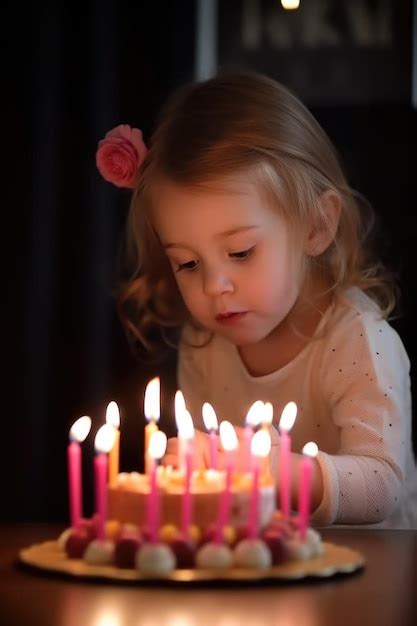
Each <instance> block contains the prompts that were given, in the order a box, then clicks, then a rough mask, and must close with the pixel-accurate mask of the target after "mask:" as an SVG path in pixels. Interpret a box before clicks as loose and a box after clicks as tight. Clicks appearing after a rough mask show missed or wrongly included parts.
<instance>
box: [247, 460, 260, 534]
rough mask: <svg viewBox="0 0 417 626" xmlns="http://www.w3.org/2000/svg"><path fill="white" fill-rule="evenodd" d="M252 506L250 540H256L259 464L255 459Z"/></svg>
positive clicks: (250, 510) (250, 511)
mask: <svg viewBox="0 0 417 626" xmlns="http://www.w3.org/2000/svg"><path fill="white" fill-rule="evenodd" d="M253 466H254V467H253V478H252V493H251V504H250V509H249V522H248V524H249V539H256V537H257V536H258V530H259V462H258V460H257V459H256V460H255V459H254V462H253Z"/></svg>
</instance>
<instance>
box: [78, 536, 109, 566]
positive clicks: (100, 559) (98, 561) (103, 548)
mask: <svg viewBox="0 0 417 626" xmlns="http://www.w3.org/2000/svg"><path fill="white" fill-rule="evenodd" d="M113 558H114V541H108V540H102V539H94V540H93V541H90V543H89V544H88V546H87V549H86V551H85V552H84V560H85V561H86V562H87V563H89V564H90V565H110V563H112V562H113Z"/></svg>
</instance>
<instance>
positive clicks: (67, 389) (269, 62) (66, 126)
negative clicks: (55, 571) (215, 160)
mask: <svg viewBox="0 0 417 626" xmlns="http://www.w3.org/2000/svg"><path fill="white" fill-rule="evenodd" d="M220 1H221V2H222V0H220ZM276 4H278V3H276ZM327 4H328V6H329V13H328V14H327V18H329V19H331V20H333V21H332V23H333V25H334V24H338V25H339V33H340V32H341V33H344V35H343V37H342V40H343V45H338V46H333V48H332V47H329V44H328V43H327V44H326V45H324V44H323V45H320V44H319V45H317V46H316V48H315V49H311V48H306V47H305V45H304V44H303V41H302V40H301V41H296V42H295V44H294V45H293V46H292V48H291V47H290V48H288V47H287V48H286V49H277V48H276V47H274V46H271V45H270V44H269V43H268V41H267V40H263V43H262V47H261V49H259V50H257V51H256V53H252V52H251V53H249V54H248V53H247V51H246V52H245V51H244V50H242V49H241V48H240V43H239V41H238V39H237V32H238V28H237V21H238V18H239V11H240V9H241V3H240V2H236V1H231V2H230V3H229V2H228V3H222V5H221V6H222V8H221V10H220V12H219V17H220V22H221V24H220V28H219V35H220V43H219V55H220V57H219V60H220V65H221V66H222V67H225V68H226V67H235V68H236V67H242V68H248V67H254V68H255V69H258V70H260V71H265V72H266V73H269V74H270V75H272V76H275V77H276V78H279V79H281V80H283V82H286V84H288V86H290V87H292V88H293V89H294V90H295V91H297V92H298V94H299V95H300V96H301V97H302V98H303V99H304V101H305V102H306V104H307V105H308V106H309V108H310V109H311V110H312V112H313V113H314V114H315V115H316V116H317V118H318V119H319V121H320V122H321V124H322V125H323V127H324V128H325V129H326V130H327V132H328V133H329V135H330V137H331V138H332V139H333V141H334V142H335V144H336V145H337V147H338V149H339V152H340V153H341V156H342V158H343V160H344V163H345V169H346V171H347V173H348V175H349V178H350V181H351V184H352V185H353V186H354V187H355V188H356V189H357V190H358V191H360V192H361V193H363V194H364V195H366V196H367V197H368V199H369V200H370V201H371V203H372V204H373V205H374V207H375V208H376V210H377V212H378V214H379V215H380V227H381V229H380V238H379V239H380V244H381V252H382V255H383V258H384V259H385V261H386V262H387V263H388V264H389V265H390V266H391V267H392V268H393V269H394V270H395V271H396V272H397V273H398V276H399V280H400V285H401V287H402V292H403V301H402V317H400V318H398V319H397V320H395V321H394V322H393V325H394V326H395V328H397V330H398V331H399V333H400V335H401V336H402V338H403V341H404V343H405V345H406V348H407V350H408V353H409V356H410V360H411V363H412V376H413V388H415V376H414V369H413V364H414V362H415V359H416V357H417V346H416V338H415V333H414V320H415V319H416V317H417V316H416V314H417V310H416V304H415V303H416V295H417V293H416V284H415V279H414V272H413V267H412V266H413V265H414V259H413V252H414V250H413V248H414V249H415V247H416V243H417V239H416V231H417V224H416V198H417V185H416V170H415V166H414V168H412V163H415V161H416V156H417V154H416V153H417V143H416V138H417V132H416V118H417V112H416V110H415V109H413V108H412V106H411V89H410V85H411V2H402V1H400V2H396V3H392V6H395V7H396V11H395V14H394V16H393V19H394V21H395V27H394V29H393V32H394V33H395V37H394V39H393V41H392V42H391V43H390V45H389V46H388V47H387V46H385V48H384V47H381V46H379V47H378V46H376V47H375V46H374V47H373V48H372V47H370V46H365V47H364V46H362V47H359V48H358V46H357V45H356V44H355V42H354V41H352V38H351V37H349V36H348V35H349V29H347V30H346V28H347V27H346V24H345V25H343V24H344V22H343V20H344V19H345V18H346V15H345V14H344V13H343V11H342V12H340V10H339V12H338V11H336V13H335V12H334V7H335V6H336V5H338V6H339V9H340V6H341V5H343V3H338V2H333V3H332V2H329V3H327ZM364 4H365V5H366V6H367V7H368V8H369V9H370V10H371V11H372V10H375V7H376V8H378V2H365V3H364ZM226 5H227V8H226ZM265 10H269V8H268V7H267V8H266V9H265ZM195 14H196V10H195V3H194V2H193V1H192V0H182V1H181V2H170V1H168V0H166V1H160V2H156V1H155V2H122V1H119V2H117V1H116V0H101V1H99V0H96V1H86V2H84V3H83V4H82V5H78V4H76V3H64V2H62V1H61V0H56V1H54V2H52V1H51V2H38V3H32V4H29V5H28V7H27V9H25V11H23V10H22V7H21V6H20V5H19V4H17V3H16V4H12V3H6V4H4V5H3V8H2V9H1V10H0V15H1V22H0V28H1V33H2V43H3V46H2V49H3V50H4V52H3V70H2V109H3V114H2V138H3V142H2V143H3V168H2V169H3V172H4V174H5V176H4V183H3V186H2V187H3V193H2V201H3V218H4V219H3V229H2V233H3V237H2V239H3V250H4V253H5V261H4V263H3V266H4V270H5V278H6V280H5V284H6V289H5V293H4V295H3V312H4V321H3V325H2V327H3V337H4V339H3V345H4V346H5V349H4V350H3V372H4V374H3V380H4V381H5V383H6V384H5V386H4V390H3V394H2V417H1V425H2V431H1V439H0V459H1V461H0V470H1V476H2V478H3V483H4V492H3V497H2V500H1V501H2V504H1V505H0V507H1V508H0V518H1V519H3V520H25V521H30V520H59V521H61V520H64V519H65V518H66V516H67V496H66V445H67V439H68V429H69V428H70V426H71V424H72V423H73V422H74V420H75V419H76V418H77V417H79V416H81V415H83V414H89V415H91V417H92V418H93V422H94V427H93V433H92V434H90V437H89V438H88V441H87V442H86V444H85V445H84V447H83V450H84V465H85V470H86V471H85V473H84V474H85V483H86V484H85V501H86V512H87V513H88V514H89V513H91V510H90V509H89V507H90V506H91V490H92V484H91V481H92V476H91V472H90V471H89V470H90V467H91V459H92V455H93V449H92V448H93V443H92V442H93V439H94V438H93V435H94V432H95V431H96V430H97V428H98V427H99V426H100V425H101V423H103V421H104V414H105V408H106V406H107V403H108V402H109V401H110V400H116V401H117V402H118V404H119V407H120V409H121V417H122V427H121V467H122V469H125V470H133V469H139V468H140V466H141V459H142V452H143V443H142V437H143V427H144V418H143V412H142V405H143V391H144V387H145V385H146V383H147V381H148V380H149V379H150V378H151V377H152V376H153V375H155V374H159V375H160V376H161V378H162V393H163V397H162V418H161V419H162V427H163V428H164V429H165V430H167V431H169V430H170V428H171V427H172V415H173V411H172V397H173V393H174V391H175V388H176V383H175V354H174V353H170V354H169V355H168V358H167V360H166V361H165V362H164V363H163V365H150V364H148V363H145V362H144V361H143V360H141V359H137V358H135V357H134V356H133V355H132V353H131V352H130V350H129V347H128V344H127V342H126V339H125V337H124V333H123V330H122V328H121V326H120V323H119V321H118V319H117V316H116V312H115V303H114V298H113V292H114V286H115V277H116V273H115V270H116V263H117V254H118V248H119V245H120V238H121V232H122V227H123V224H124V221H125V217H126V213H127V208H128V204H129V195H128V194H127V192H124V191H121V190H117V189H116V188H114V187H112V186H111V185H109V184H108V183H105V182H104V181H103V180H102V179H101V178H100V176H99V174H98V172H97V171H96V168H95V151H96V146H97V142H98V141H99V139H101V138H102V137H103V136H104V134H105V133H106V132H107V131H108V130H109V129H110V128H113V127H114V126H116V125H118V124H120V123H128V124H130V125H131V126H137V127H139V128H141V129H142V130H143V133H144V137H145V140H146V139H147V138H148V137H149V135H150V133H151V131H152V129H153V124H154V122H155V117H156V115H157V113H158V111H159V108H160V106H161V105H162V103H163V102H164V100H165V98H166V97H167V96H168V94H169V93H170V92H171V91H172V89H173V88H175V87H177V86H178V85H180V84H182V83H184V82H187V81H189V80H192V79H193V72H194V53H195V49H194V46H195ZM265 19H266V20H269V19H270V17H268V15H267V17H266V18H265ZM285 19H287V20H288V17H286V18H285ZM340 24H341V26H340ZM340 29H341V30H340ZM294 32H296V33H297V32H298V30H297V25H296V24H295V25H294ZM346 33H347V34H346ZM330 60H331V63H330ZM306 67H307V70H308V71H305V69H306ZM300 68H301V69H302V68H304V70H303V71H301V70H300ZM317 85H319V86H320V88H319V89H317ZM315 86H316V87H315ZM414 430H416V428H415V429H414ZM414 436H415V435H414ZM87 473H88V475H87Z"/></svg>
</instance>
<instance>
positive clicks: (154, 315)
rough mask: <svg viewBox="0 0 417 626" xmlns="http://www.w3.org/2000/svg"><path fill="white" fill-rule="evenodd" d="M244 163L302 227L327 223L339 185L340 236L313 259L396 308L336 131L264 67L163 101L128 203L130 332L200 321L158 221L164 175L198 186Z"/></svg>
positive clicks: (148, 337) (126, 303)
mask: <svg viewBox="0 0 417 626" xmlns="http://www.w3.org/2000/svg"><path fill="white" fill-rule="evenodd" d="M242 172H246V173H247V174H248V176H250V178H251V180H252V181H253V182H254V184H255V185H257V188H258V189H259V191H260V192H261V193H262V194H265V199H266V201H268V202H269V203H271V206H274V207H276V208H277V210H279V211H281V213H282V214H283V215H284V216H285V218H286V219H287V220H288V223H289V224H290V225H291V226H292V227H293V230H294V232H295V233H297V230H298V229H299V228H300V227H301V226H302V225H303V224H306V223H315V224H319V225H321V226H322V227H326V212H325V210H324V208H323V204H322V202H321V198H322V197H323V194H324V193H325V192H326V191H329V190H331V191H333V192H335V193H337V194H338V195H339V197H340V199H341V206H342V210H341V215H340V221H339V225H338V229H337V232H336V235H335V237H334V239H333V241H332V243H331V245H330V246H329V247H328V248H327V249H326V250H325V252H323V253H322V254H321V255H319V256H318V257H314V258H312V259H311V267H312V268H313V267H314V268H315V269H316V270H318V271H320V272H321V273H322V274H323V275H325V276H326V278H327V280H328V283H329V288H330V290H331V291H332V293H333V294H334V295H335V296H337V295H338V294H339V293H340V292H341V291H343V290H344V289H346V288H347V287H351V286H357V287H360V288H361V289H363V290H364V291H365V292H367V293H368V294H369V295H370V296H371V297H372V298H373V299H374V300H375V301H376V302H377V303H378V305H379V307H380V309H381V315H382V316H383V317H388V316H389V314H390V313H391V312H392V310H393V308H394V305H395V300H396V285H395V280H394V278H393V275H392V274H391V273H390V272H389V271H388V270H387V269H386V268H385V267H384V266H383V264H382V263H381V262H380V260H378V258H377V257H376V256H375V254H374V253H373V245H371V242H372V234H373V232H374V228H373V225H374V218H375V215H374V212H373V210H372V208H371V206H370V205H369V204H368V203H367V201H366V200H365V199H364V198H363V197H362V196H361V195H360V194H358V193H357V192H356V191H354V190H353V189H352V188H351V187H350V186H349V184H348V181H347V178H346V176H345V174H344V172H343V170H342V167H341V164H340V160H339V157H338V154H337V152H336V150H335V148H334V146H333V144H332V143H331V141H330V139H329V137H328V136H327V135H326V133H325V132H324V130H323V129H322V128H321V126H320V125H319V123H318V122H317V121H316V119H315V118H314V117H313V115H312V114H311V113H310V112H309V111H308V109H307V108H306V107H305V106H304V105H303V104H302V103H301V102H300V100H299V99H298V98H297V97H296V96H295V95H294V94H293V93H291V92H290V91H289V90H288V89H287V88H285V87H284V86H282V85H281V84H279V83H277V82H276V81H274V80H272V79H270V78H268V77H266V76H263V75H259V74H255V73H244V74H233V75H219V76H217V77H215V78H212V79H210V80H207V81H204V82H200V83H195V84H191V85H186V86H184V87H182V88H180V89H179V90H178V91H177V92H176V93H175V94H174V95H173V96H172V97H171V98H170V100H169V101H168V102H167V104H166V105H165V107H164V108H163V109H162V111H161V115H160V118H159V122H158V124H157V127H156V130H155V132H154V134H153V135H152V137H151V140H150V145H149V152H148V155H147V157H146V160H145V162H144V164H143V169H142V174H141V178H140V180H139V183H138V186H137V188H136V190H135V192H134V194H133V197H132V202H131V206H130V210H129V215H128V220H127V230H126V241H125V243H126V248H125V249H126V252H127V255H126V259H125V260H126V265H125V266H124V267H125V272H124V276H123V278H122V280H121V284H120V289H119V293H118V302H119V313H120V315H121V318H122V320H123V321H124V322H125V324H126V327H127V330H128V334H129V336H130V337H131V338H134V339H135V340H138V341H139V342H140V343H141V344H142V345H143V346H145V348H146V349H147V350H152V347H153V345H154V343H155V339H156V337H157V336H158V332H162V335H163V336H165V337H166V336H167V334H168V335H170V331H169V329H171V330H175V329H179V328H180V327H181V326H182V325H183V324H184V322H186V321H191V322H192V320H190V319H189V315H188V312H187V310H186V308H185V306H184V304H183V303H182V300H181V296H180V294H179V291H178V289H177V286H176V283H175V279H174V277H173V274H172V270H171V268H170V266H169V263H168V260H167V258H166V256H165V254H164V251H163V250H162V247H161V245H160V243H159V240H158V237H157V235H156V233H155V231H154V229H153V227H152V223H151V220H150V208H151V207H152V202H153V199H154V195H155V194H154V192H155V189H157V186H158V183H160V182H161V181H164V180H165V181H170V182H173V183H176V184H178V185H181V186H194V187H196V188H199V187H204V186H207V185H210V184H218V183H219V181H220V182H221V181H222V180H224V179H225V178H226V177H227V176H232V175H234V174H238V173H242ZM157 329H159V331H158V330H157ZM166 331H168V333H167V332H166ZM155 333H156V334H155ZM174 334H175V333H174Z"/></svg>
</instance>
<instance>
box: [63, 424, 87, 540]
mask: <svg viewBox="0 0 417 626" xmlns="http://www.w3.org/2000/svg"><path fill="white" fill-rule="evenodd" d="M90 428H91V419H90V418H89V417H88V416H87V415H84V416H83V417H80V418H79V419H78V420H76V421H75V422H74V424H73V425H72V427H71V430H70V444H69V445H68V448H67V463H68V493H69V510H70V520H71V526H72V528H76V527H77V526H78V525H79V523H80V520H81V518H82V478H81V446H80V442H82V441H84V439H85V438H86V437H87V435H88V433H89V432H90Z"/></svg>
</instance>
